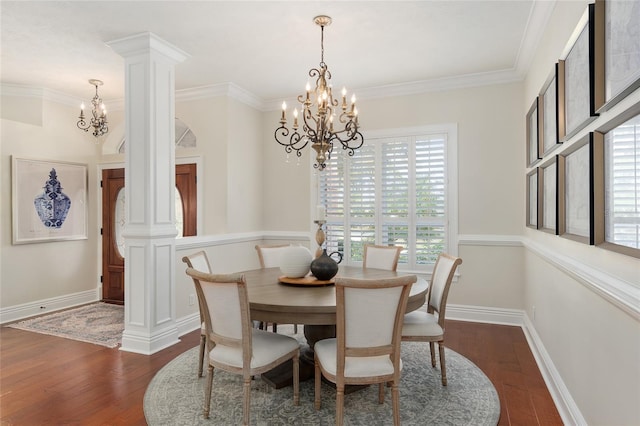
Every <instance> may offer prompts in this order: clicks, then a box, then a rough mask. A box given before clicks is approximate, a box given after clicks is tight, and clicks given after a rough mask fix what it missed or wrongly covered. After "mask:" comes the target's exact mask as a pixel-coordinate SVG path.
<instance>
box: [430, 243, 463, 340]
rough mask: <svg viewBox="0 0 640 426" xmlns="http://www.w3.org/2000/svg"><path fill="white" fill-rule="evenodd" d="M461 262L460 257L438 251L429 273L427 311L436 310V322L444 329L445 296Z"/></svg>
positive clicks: (447, 295) (447, 294)
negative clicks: (438, 253)
mask: <svg viewBox="0 0 640 426" xmlns="http://www.w3.org/2000/svg"><path fill="white" fill-rule="evenodd" d="M461 263H462V259H460V258H459V257H454V256H451V255H449V254H446V253H440V255H439V256H438V259H437V260H436V264H435V266H434V268H433V274H432V275H431V284H430V285H429V295H428V296H427V297H428V300H429V303H428V308H427V309H428V311H429V312H432V313H433V311H436V312H437V313H438V324H439V325H440V327H442V329H443V330H444V316H445V310H446V308H447V297H449V288H450V287H451V282H452V281H453V276H454V274H455V272H456V268H457V267H458V265H460V264H461Z"/></svg>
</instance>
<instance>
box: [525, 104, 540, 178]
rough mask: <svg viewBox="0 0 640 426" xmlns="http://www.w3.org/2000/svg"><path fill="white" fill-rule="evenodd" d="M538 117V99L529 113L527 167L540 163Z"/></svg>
mask: <svg viewBox="0 0 640 426" xmlns="http://www.w3.org/2000/svg"><path fill="white" fill-rule="evenodd" d="M538 116H539V114H538V98H536V99H535V101H534V102H533V104H532V105H531V108H529V112H527V126H526V127H527V138H526V139H527V166H533V165H534V164H536V163H537V162H538V161H540V153H541V152H542V150H541V149H540V132H539V129H540V127H539V126H540V125H539V120H538Z"/></svg>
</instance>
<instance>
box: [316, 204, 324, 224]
mask: <svg viewBox="0 0 640 426" xmlns="http://www.w3.org/2000/svg"><path fill="white" fill-rule="evenodd" d="M316 214H317V217H318V220H325V215H326V210H325V208H324V206H323V205H320V204H319V205H318V206H317V207H316Z"/></svg>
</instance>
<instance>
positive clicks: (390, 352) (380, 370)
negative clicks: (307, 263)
mask: <svg viewBox="0 0 640 426" xmlns="http://www.w3.org/2000/svg"><path fill="white" fill-rule="evenodd" d="M416 280H417V278H416V276H415V275H405V276H399V277H395V278H388V279H377V280H376V279H360V278H344V277H343V278H341V277H337V278H336V282H335V288H336V337H335V338H330V339H324V340H320V341H318V342H316V343H315V345H314V354H315V355H314V357H315V404H314V405H315V408H316V410H319V409H320V405H321V394H320V392H321V389H320V387H321V382H322V380H321V379H322V376H324V377H325V378H327V379H328V380H329V381H331V382H333V383H335V384H336V425H342V424H343V421H344V390H345V385H347V384H354V385H362V384H374V383H378V402H379V403H380V404H382V403H383V402H384V392H385V386H384V384H385V383H391V395H392V405H393V424H394V425H396V426H397V425H399V424H400V392H399V389H398V386H399V384H400V369H401V366H402V364H401V360H400V337H401V335H400V334H401V327H402V318H403V316H404V312H405V310H406V307H407V301H408V298H409V291H410V290H411V285H412V284H413V283H415V282H416Z"/></svg>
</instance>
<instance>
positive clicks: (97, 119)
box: [77, 79, 109, 138]
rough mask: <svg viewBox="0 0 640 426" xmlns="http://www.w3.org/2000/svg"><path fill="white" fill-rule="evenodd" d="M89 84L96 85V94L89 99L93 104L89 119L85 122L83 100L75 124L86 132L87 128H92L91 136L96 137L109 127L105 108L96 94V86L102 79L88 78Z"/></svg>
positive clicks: (105, 131) (99, 84)
mask: <svg viewBox="0 0 640 426" xmlns="http://www.w3.org/2000/svg"><path fill="white" fill-rule="evenodd" d="M89 84H91V85H93V86H95V87H96V95H95V96H94V97H93V99H91V105H92V106H93V108H92V110H91V120H89V122H88V123H87V122H86V121H85V117H84V102H83V103H82V104H81V105H80V116H79V117H78V118H79V120H78V123H77V126H78V128H79V129H80V130H84V131H85V132H88V131H89V129H93V133H92V134H93V136H95V137H96V138H97V137H99V136H102V135H104V134H105V133H107V132H108V131H109V127H108V126H107V109H106V108H105V106H104V103H102V99H101V98H100V95H98V86H102V81H100V80H94V79H91V80H89Z"/></svg>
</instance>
